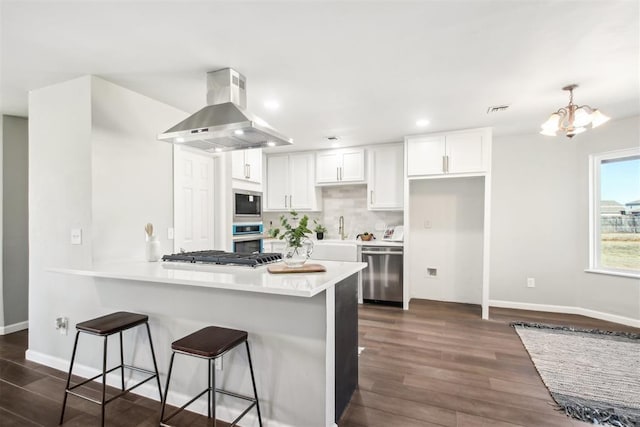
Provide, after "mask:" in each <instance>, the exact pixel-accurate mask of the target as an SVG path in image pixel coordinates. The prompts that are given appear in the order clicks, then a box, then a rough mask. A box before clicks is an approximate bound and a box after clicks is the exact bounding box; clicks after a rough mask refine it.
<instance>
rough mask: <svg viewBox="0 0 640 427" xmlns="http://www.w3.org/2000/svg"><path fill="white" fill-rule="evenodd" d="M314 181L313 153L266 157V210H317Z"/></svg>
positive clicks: (317, 202) (318, 193)
mask: <svg viewBox="0 0 640 427" xmlns="http://www.w3.org/2000/svg"><path fill="white" fill-rule="evenodd" d="M314 178H315V158H314V155H313V153H300V154H296V153H291V154H273V155H269V156H267V187H266V190H267V191H266V192H267V196H266V206H265V210H271V211H285V210H291V209H296V210H302V211H305V210H307V211H315V210H319V209H320V208H321V203H320V190H319V189H318V188H316V186H315V182H314Z"/></svg>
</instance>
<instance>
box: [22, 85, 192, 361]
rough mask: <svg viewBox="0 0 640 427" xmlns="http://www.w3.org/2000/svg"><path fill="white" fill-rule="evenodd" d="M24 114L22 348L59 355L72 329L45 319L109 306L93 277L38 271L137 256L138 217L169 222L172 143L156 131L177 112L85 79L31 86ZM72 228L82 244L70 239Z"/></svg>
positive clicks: (76, 318)
mask: <svg viewBox="0 0 640 427" xmlns="http://www.w3.org/2000/svg"><path fill="white" fill-rule="evenodd" d="M29 113H30V117H29V137H30V141H29V142H30V146H29V205H30V209H29V246H30V250H31V252H30V260H29V275H30V292H29V320H30V325H29V326H30V327H29V329H30V331H29V351H33V352H38V353H42V354H45V355H48V356H50V357H57V358H63V359H67V358H68V357H69V354H70V349H71V348H72V346H73V336H72V334H69V335H67V336H64V335H59V334H58V333H57V332H56V331H55V330H54V328H53V324H54V319H55V318H56V317H59V316H66V317H68V318H69V323H70V325H74V324H75V323H77V322H80V321H83V320H86V319H90V318H93V317H96V316H99V315H101V314H104V313H107V312H110V311H115V309H117V307H112V306H108V305H104V304H103V302H102V298H101V296H100V292H101V288H100V287H99V285H97V284H96V283H94V281H93V280H91V279H87V278H74V277H69V276H63V275H60V274H55V273H50V272H48V271H47V269H48V268H50V267H59V266H66V267H70V268H74V267H78V268H90V267H91V266H92V263H93V262H94V255H95V258H96V259H97V260H99V261H104V260H107V259H116V258H121V257H123V256H127V255H130V256H131V257H133V258H142V257H143V254H144V231H143V228H144V224H145V223H146V222H147V221H156V223H157V224H158V226H159V227H162V228H164V229H165V230H166V227H167V225H168V224H171V221H172V208H171V206H172V204H171V200H172V186H171V176H172V169H171V160H170V159H171V156H172V154H171V153H172V147H171V146H170V145H168V144H167V145H165V144H162V143H160V142H158V141H156V134H157V132H158V130H159V129H160V130H161V129H166V128H168V127H169V126H170V125H171V124H173V123H177V122H178V121H180V120H182V119H183V118H184V116H185V113H183V112H180V111H178V110H176V109H174V108H172V107H169V106H166V105H163V104H160V103H157V102H155V101H152V100H150V99H149V98H146V97H144V96H141V95H139V94H136V93H134V92H131V91H129V90H126V89H124V88H120V87H118V86H115V85H112V84H110V83H108V82H105V81H102V80H101V79H98V78H95V77H90V76H84V77H81V78H78V79H75V80H71V81H68V82H64V83H60V84H56V85H53V86H49V87H46V88H42V89H39V90H34V91H32V92H31V93H30V96H29ZM156 161H157V162H158V163H155V162H156ZM73 227H81V228H82V231H83V242H82V245H71V244H70V230H71V228H73ZM161 237H162V236H161ZM164 237H165V238H166V234H165V235H164ZM165 244H166V242H165ZM163 249H164V248H163ZM168 250H170V246H169V247H168ZM120 297H121V298H123V299H126V298H128V296H127V295H126V294H122V295H121V296H120ZM93 356H95V354H93V352H92V351H88V352H86V353H85V354H84V355H81V356H79V357H80V358H79V362H80V363H85V364H88V365H94V364H95V363H92V362H95V360H99V357H97V358H96V357H93Z"/></svg>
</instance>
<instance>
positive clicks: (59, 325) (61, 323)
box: [55, 317, 69, 335]
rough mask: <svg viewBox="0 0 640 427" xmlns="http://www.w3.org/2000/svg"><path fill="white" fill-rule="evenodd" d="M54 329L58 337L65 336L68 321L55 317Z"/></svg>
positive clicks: (64, 318)
mask: <svg viewBox="0 0 640 427" xmlns="http://www.w3.org/2000/svg"><path fill="white" fill-rule="evenodd" d="M55 327H56V329H57V330H58V332H59V333H60V335H67V332H68V330H69V319H67V318H66V317H57V318H56V321H55Z"/></svg>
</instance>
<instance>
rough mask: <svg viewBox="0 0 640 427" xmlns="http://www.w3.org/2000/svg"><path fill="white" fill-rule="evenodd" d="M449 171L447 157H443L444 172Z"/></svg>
mask: <svg viewBox="0 0 640 427" xmlns="http://www.w3.org/2000/svg"><path fill="white" fill-rule="evenodd" d="M446 171H447V156H442V172H443V173H444V172H446Z"/></svg>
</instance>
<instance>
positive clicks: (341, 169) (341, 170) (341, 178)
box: [339, 166, 342, 181]
mask: <svg viewBox="0 0 640 427" xmlns="http://www.w3.org/2000/svg"><path fill="white" fill-rule="evenodd" d="M339 169H340V181H342V166H340V168H339Z"/></svg>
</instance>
